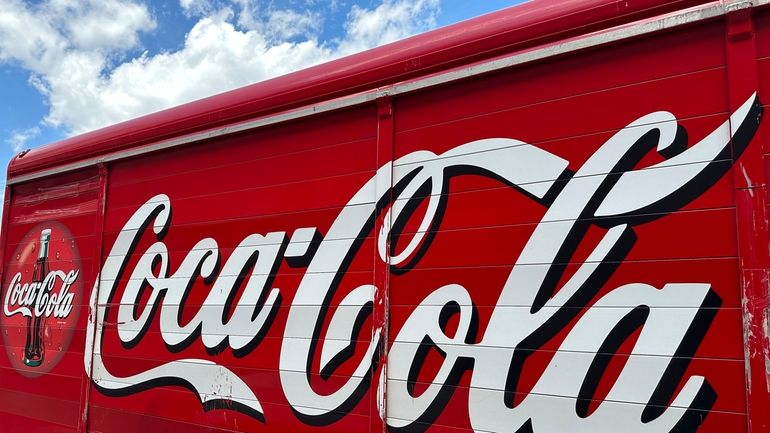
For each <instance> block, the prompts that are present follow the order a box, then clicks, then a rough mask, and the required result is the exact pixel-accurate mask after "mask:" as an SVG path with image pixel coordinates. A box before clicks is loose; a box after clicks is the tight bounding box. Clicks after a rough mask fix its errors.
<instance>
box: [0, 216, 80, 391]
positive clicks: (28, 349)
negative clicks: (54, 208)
mask: <svg viewBox="0 0 770 433" xmlns="http://www.w3.org/2000/svg"><path fill="white" fill-rule="evenodd" d="M2 289H3V292H2V299H3V311H2V314H0V325H2V326H1V328H2V334H3V340H4V344H5V350H6V352H7V354H8V358H9V359H10V361H11V365H12V366H13V367H14V368H15V369H16V370H17V371H18V372H20V373H21V374H23V375H25V376H28V377H35V376H39V375H41V374H43V373H46V372H48V371H50V370H51V369H52V368H53V367H54V366H55V365H56V364H57V363H58V362H59V361H60V360H61V359H62V357H63V356H64V354H65V353H66V351H67V347H68V346H69V344H70V341H71V340H72V334H73V333H74V331H75V329H76V326H77V320H78V315H79V313H80V309H81V308H82V306H83V305H84V301H83V299H84V297H83V294H84V290H83V276H82V275H81V266H80V254H79V252H78V248H77V245H76V243H75V239H74V238H73V237H72V234H71V233H70V231H69V230H67V228H66V227H65V226H64V225H62V224H61V223H58V222H55V221H52V222H46V223H42V224H38V225H37V226H35V227H34V228H33V229H32V230H30V231H29V232H28V233H27V234H26V235H25V236H24V238H22V240H21V242H20V243H19V245H18V246H17V247H16V251H14V253H13V255H11V256H10V257H9V259H8V261H7V267H6V270H5V275H4V281H3V286H2Z"/></svg>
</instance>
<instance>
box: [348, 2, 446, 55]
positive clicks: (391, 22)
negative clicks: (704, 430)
mask: <svg viewBox="0 0 770 433" xmlns="http://www.w3.org/2000/svg"><path fill="white" fill-rule="evenodd" d="M438 12H439V0H414V1H395V0H385V1H384V2H383V3H382V4H381V5H379V6H378V7H376V8H375V9H373V10H370V9H364V8H361V7H359V6H357V5H353V8H352V9H351V10H350V13H349V14H348V22H347V24H346V26H345V27H346V30H347V35H346V37H345V39H344V40H343V41H342V42H341V43H340V51H341V52H342V53H353V52H358V51H362V50H365V49H367V48H369V47H373V46H377V45H382V44H385V43H388V42H393V41H396V40H399V39H403V38H405V37H407V36H410V35H413V34H415V33H419V32H424V31H426V30H428V29H430V28H433V27H435V26H436V16H437V15H438Z"/></svg>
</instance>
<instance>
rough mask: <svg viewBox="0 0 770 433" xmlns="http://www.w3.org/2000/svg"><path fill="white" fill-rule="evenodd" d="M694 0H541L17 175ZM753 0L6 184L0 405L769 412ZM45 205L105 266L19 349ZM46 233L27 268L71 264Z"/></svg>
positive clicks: (495, 417)
mask: <svg viewBox="0 0 770 433" xmlns="http://www.w3.org/2000/svg"><path fill="white" fill-rule="evenodd" d="M689 4H691V3H687V4H685V3H675V4H666V5H664V4H663V2H640V3H634V2H631V4H630V6H627V7H624V8H620V9H619V5H620V4H619V3H615V2H612V3H610V2H590V3H588V2H585V3H577V4H574V5H571V6H570V5H561V6H549V5H545V6H543V5H541V4H538V3H534V4H533V5H527V6H525V7H523V8H521V9H514V10H513V11H519V12H520V16H515V15H516V14H515V13H514V12H510V11H509V12H503V13H500V14H494V15H492V16H490V17H487V18H484V19H480V20H476V21H472V22H471V23H468V24H465V25H464V26H460V27H455V28H451V29H449V30H443V31H439V33H434V34H433V35H432V36H426V37H423V38H417V39H413V40H411V41H407V42H404V43H401V45H396V47H401V48H402V49H403V50H404V53H405V54H404V53H402V54H392V55H391V54H388V55H385V54H383V53H385V52H386V51H385V50H378V51H374V52H372V53H370V54H367V55H362V56H360V57H358V59H362V58H366V59H369V61H370V62H372V63H365V64H362V65H361V66H352V64H351V63H346V62H352V61H353V60H352V59H348V60H342V61H339V62H337V63H333V64H331V65H327V66H323V67H320V68H318V69H314V70H311V71H315V73H316V74H317V75H319V77H320V78H318V81H313V80H311V79H310V76H311V75H312V72H303V73H300V74H299V75H295V76H293V79H294V81H296V82H297V83H298V84H296V86H295V87H290V86H289V84H288V83H289V81H290V80H291V79H290V78H282V79H278V80H277V81H273V84H274V85H275V86H276V87H275V89H274V91H273V92H274V93H269V92H268V91H267V90H265V89H266V88H267V87H265V86H266V85H257V86H255V87H251V88H248V89H246V90H242V91H238V92H235V93H231V94H227V95H224V96H220V97H216V98H214V99H211V100H209V101H208V102H205V103H204V102H201V103H195V104H192V105H188V106H185V107H181V108H178V109H174V110H171V111H168V112H164V113H161V114H158V115H153V116H150V117H148V118H145V119H140V120H137V121H133V122H129V123H127V124H123V125H118V126H115V127H112V128H109V129H107V130H103V131H99V132H96V133H93V134H91V135H88V136H85V137H81V138H74V139H71V140H69V141H68V142H65V143H61V144H59V145H54V146H52V147H50V148H46V149H41V150H39V151H33V152H30V153H29V154H28V155H26V156H25V157H23V158H21V159H17V160H16V161H14V162H13V164H12V166H11V168H10V173H11V177H12V178H13V176H15V175H20V174H22V173H30V172H34V171H37V170H41V169H44V168H46V167H52V166H56V165H60V164H65V163H68V162H72V161H75V160H77V159H79V158H85V157H88V156H93V155H97V154H105V153H108V152H112V151H115V150H116V149H119V148H124V147H126V146H128V147H130V146H142V145H145V144H147V143H150V142H151V141H154V140H157V139H161V138H164V137H169V136H172V135H178V134H183V133H186V132H189V131H191V130H193V129H196V128H209V127H211V126H214V125H221V124H225V123H228V122H232V121H238V120H243V119H245V118H249V117H253V116H259V115H262V114H265V113H267V112H269V110H270V109H271V108H269V107H268V106H267V105H263V104H268V102H269V101H272V102H274V103H275V104H276V105H275V109H276V110H278V109H283V108H286V107H289V106H297V105H301V104H304V103H307V102H309V101H311V100H312V101H320V100H321V99H322V98H324V97H327V96H340V95H341V94H342V93H340V92H342V91H343V83H347V85H350V86H352V87H351V89H350V91H360V90H363V89H365V88H367V86H377V85H380V84H382V83H386V82H393V81H397V80H401V79H404V78H408V77H410V78H414V77H416V76H419V75H420V74H423V73H427V72H429V71H430V72H434V71H436V70H437V69H439V68H443V67H448V66H458V65H460V64H463V62H467V61H476V60H479V58H481V57H483V56H486V55H499V54H501V53H503V52H506V50H516V49H518V48H520V47H523V46H529V45H527V44H537V43H542V42H547V41H549V40H550V39H548V38H558V37H562V36H564V35H566V34H567V33H564V32H566V27H567V25H568V24H571V25H572V26H573V27H576V29H575V30H574V32H580V31H586V30H588V29H594V30H595V29H596V28H598V27H600V26H606V25H610V24H620V23H623V22H626V21H627V20H630V19H632V18H649V17H651V16H652V15H654V14H657V13H664V12H671V11H673V10H676V9H677V8H681V7H684V6H685V5H689ZM538 7H539V8H538ZM535 11H537V12H535ZM567 11H572V12H574V13H573V14H572V15H564V16H563V17H561V18H557V17H558V16H561V14H564V13H566V12H567ZM749 12H750V13H746V12H745V11H738V12H735V13H733V14H728V15H727V16H720V17H716V18H713V19H710V20H705V21H703V22H698V23H694V24H692V25H688V26H683V27H679V28H675V29H671V30H669V31H666V32H663V33H653V34H650V35H646V36H644V37H639V38H634V39H630V40H626V41H622V42H616V43H613V44H611V45H605V46H599V47H595V48H592V49H590V50H585V51H582V52H580V53H576V54H566V55H561V56H559V57H556V58H552V59H547V60H543V61H540V62H537V63H533V64H529V65H522V66H518V67H514V68H510V69H507V70H502V71H497V72H495V73H491V74H486V75H483V76H479V77H475V78H469V79H465V80H462V81H459V82H455V83H451V84H449V85H443V86H438V87H433V88H428V89H423V90H421V91H419V92H413V93H407V94H403V95H395V96H392V97H383V98H380V99H378V100H376V101H372V102H370V103H365V104H361V105H359V106H355V107H349V108H345V109H342V110H338V111H334V112H331V113H326V114H322V115H316V116H310V117H306V118H302V119H298V120H293V121H291V122H286V123H282V124H277V125H273V126H270V127H265V128H261V129H254V130H251V131H247V132H242V133H238V134H232V135H228V136H224V137H220V138H217V139H216V140H212V141H209V142H201V143H196V144H190V145H185V146H180V147H178V148H175V149H173V150H167V151H159V152H154V153H149V154H145V155H141V156H138V157H135V158H130V159H124V160H117V161H111V162H109V163H108V164H104V165H100V166H98V167H97V166H94V167H89V168H85V169H81V170H78V171H72V172H68V173H62V174H57V175H54V176H49V177H46V178H42V179H38V180H33V181H29V182H23V183H19V184H15V185H13V186H12V187H10V188H9V191H8V193H7V194H6V200H7V201H6V207H5V212H4V220H3V229H2V236H3V242H2V244H3V247H2V249H0V253H2V254H4V258H3V260H2V264H3V269H4V270H3V275H2V292H0V295H2V296H1V298H2V299H3V300H4V310H3V314H2V315H0V329H2V334H3V337H2V344H3V349H4V352H5V354H4V355H2V356H0V421H2V425H0V431H3V432H5V431H8V432H17V431H53V432H58V431H61V432H83V431H91V432H105V433H106V432H137V431H180V430H181V431H186V432H253V431H265V432H284V431H289V430H290V431H293V432H316V431H318V432H351V433H352V432H362V431H369V432H380V431H393V432H401V431H404V432H412V431H415V432H430V433H434V432H447V433H449V432H455V433H456V432H463V431H482V432H498V431H499V432H503V431H533V432H535V433H545V432H563V431H570V430H574V431H593V432H603V431H606V432H610V431H617V429H618V426H623V429H624V431H650V432H668V431H677V432H724V431H730V432H752V433H764V432H768V431H769V430H768V424H767V414H766V411H765V410H764V409H765V408H766V407H767V401H768V389H767V380H768V372H767V370H766V365H767V362H768V357H767V347H768V345H767V344H768V341H767V299H768V292H767V289H768V287H767V278H766V277H765V276H766V274H767V271H768V239H767V212H768V206H767V192H766V182H765V177H766V175H767V172H768V171H770V169H768V167H770V164H768V162H767V159H766V156H767V151H766V149H764V148H763V143H766V142H767V139H768V138H770V136H768V134H770V132H768V130H769V129H768V127H767V123H766V120H763V119H762V105H761V104H762V103H763V102H765V101H767V100H770V94H768V90H769V89H767V87H766V86H767V83H768V82H770V66H769V65H770V61H769V60H768V59H770V31H768V29H770V26H768V25H767V24H768V23H770V13H769V12H768V11H767V10H766V9H755V10H752V11H749ZM530 24H531V25H530ZM461 29H466V30H467V31H468V33H469V34H466V35H461V34H459V33H460V30H461ZM501 30H504V32H503V35H502V36H501V37H500V39H499V40H498V41H496V42H495V41H492V40H491V39H490V37H491V35H493V34H495V33H499V32H500V31H501ZM569 34H570V35H574V34H575V33H569ZM551 41H553V40H551ZM442 44H445V45H442ZM482 48H483V49H482ZM391 49H392V48H391ZM473 52H476V53H478V56H477V55H475V54H472V53H473ZM416 53H419V54H416ZM449 53H455V54H457V55H458V59H457V60H456V62H457V63H451V64H450V63H447V62H448V61H447V57H442V56H444V55H447V56H449ZM431 56H433V57H431ZM409 58H426V59H430V60H428V61H426V62H425V63H421V64H420V65H419V66H416V67H415V69H410V70H404V71H398V72H397V71H396V70H395V69H392V68H397V67H398V66H397V65H398V64H399V62H404V61H405V60H406V59H409ZM399 59H400V60H399ZM344 65H348V66H349V68H350V69H347V70H343V71H334V69H335V68H340V67H341V66H344ZM378 65H379V66H378ZM401 66H402V67H403V63H401ZM343 69H344V68H343ZM324 71H325V72H324ZM320 72H324V73H323V74H322V73H320ZM303 74H305V75H303ZM325 74H330V75H325ZM337 74H339V75H337ZM360 74H363V75H360ZM302 77H305V78H303V79H302V80H300V79H299V78H302ZM334 77H336V78H334ZM332 78H334V79H332ZM305 79H307V80H308V81H303V80H305ZM281 86H287V87H285V88H282V87H281ZM282 89H283V90H282ZM281 98H285V99H281ZM272 102H271V103H272ZM205 104H210V109H211V110H212V111H211V112H210V113H209V114H210V116H209V117H206V114H205V111H204V108H203V107H204V105H205ZM212 104H213V105H212ZM102 139H105V140H106V141H104V142H101V141H100V140H102ZM64 154H67V155H68V156H66V157H65V156H64ZM59 225H63V226H66V228H67V230H68V231H69V233H71V236H69V235H65V234H64V233H65V231H64V230H60V229H57V227H60V226H59ZM44 226H45V227H48V226H50V227H51V228H53V235H52V242H60V243H66V244H67V245H70V244H71V245H75V246H76V247H77V251H80V252H81V257H79V258H78V259H79V264H78V269H77V270H78V272H79V273H78V281H79V282H80V283H82V285H83V287H85V288H86V289H85V293H80V294H79V295H80V296H79V298H77V299H79V301H78V302H76V305H74V306H73V308H76V309H78V311H79V315H78V316H64V315H62V317H56V316H54V315H48V316H46V322H45V323H44V325H43V326H42V329H43V330H44V334H43V335H44V341H45V356H46V359H48V360H49V362H48V363H47V364H46V363H44V364H42V366H29V367H23V366H21V367H20V366H19V365H20V363H22V362H24V361H25V360H27V355H26V352H25V340H24V336H25V335H28V334H29V333H30V332H32V331H31V330H33V328H32V327H31V326H30V325H29V324H25V322H24V321H23V320H21V318H23V317H27V315H26V314H25V311H27V312H28V314H29V317H30V318H32V317H33V316H34V317H37V316H41V315H43V313H42V312H38V310H36V308H37V306H38V304H40V303H42V304H45V302H48V301H45V302H44V301H43V300H42V299H43V298H40V299H41V301H40V302H37V301H30V302H27V301H28V300H27V298H25V293H31V292H30V290H31V289H28V288H29V287H34V284H35V281H32V280H31V278H32V277H31V275H30V274H31V272H30V271H29V269H30V264H29V263H26V262H24V260H23V259H22V254H20V253H19V252H20V251H21V252H23V251H28V250H30V249H34V248H40V247H39V246H38V244H35V243H34V241H30V240H29V239H30V238H32V239H37V238H38V236H39V234H40V232H41V228H42V227H44ZM57 245H59V244H57ZM59 248H61V247H59ZM51 251H52V252H54V253H55V252H56V251H60V249H56V248H52V249H51ZM61 251H63V250H61ZM48 260H49V266H50V269H51V270H52V275H53V276H52V277H51V279H50V280H48V281H50V282H51V283H50V285H46V284H44V285H43V286H41V287H45V288H44V289H40V290H38V291H37V292H36V293H48V294H49V295H50V294H54V293H64V292H63V291H64V288H63V287H64V283H63V281H64V277H62V275H64V276H66V274H65V273H64V272H65V271H66V270H68V269H69V268H71V267H72V266H74V264H76V263H78V261H77V260H75V259H74V258H71V257H68V256H66V254H65V255H61V254H60V255H58V256H57V255H56V254H53V255H52V256H50V257H49V258H48ZM22 262H24V263H22ZM25 263H26V264H25ZM57 271H61V274H57V273H56V272H57ZM17 275H18V276H17ZM14 278H15V279H14ZM57 278H58V279H57ZM17 281H20V282H21V283H24V284H27V286H26V287H27V288H24V286H22V284H21V283H19V284H18V285H17V284H15V283H14V282H17ZM97 281H98V284H97ZM30 284H32V286H30ZM73 287H74V286H73ZM34 290H37V289H34ZM46 299H50V296H49V298H46ZM25 308H26V309H27V310H25ZM32 311H34V313H33V312H32ZM73 317H77V319H76V320H74V319H73ZM9 318H12V319H13V320H10V319H9ZM29 323H33V322H29ZM63 335H66V336H67V338H68V339H69V342H68V344H67V345H66V346H65V345H64V344H63V343H62V342H63V341H65V339H64V338H63V337H62V336H63ZM54 359H55V360H56V363H55V365H54V363H53V362H52V361H51V360H54ZM43 370H45V371H43ZM42 408H45V409H42Z"/></svg>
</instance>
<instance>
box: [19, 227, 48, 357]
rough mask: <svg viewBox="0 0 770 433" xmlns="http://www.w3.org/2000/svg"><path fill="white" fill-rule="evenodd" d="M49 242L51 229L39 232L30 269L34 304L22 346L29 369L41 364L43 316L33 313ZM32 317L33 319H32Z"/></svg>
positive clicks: (42, 278) (46, 265)
mask: <svg viewBox="0 0 770 433" xmlns="http://www.w3.org/2000/svg"><path fill="white" fill-rule="evenodd" d="M50 240H51V229H45V230H42V231H41V232H40V251H39V252H38V255H37V261H35V265H34V267H33V269H32V282H33V284H34V286H35V289H36V293H35V302H34V303H33V304H32V306H31V308H30V311H31V315H30V317H27V339H26V343H25V345H24V364H25V365H27V366H29V367H37V366H39V365H40V364H42V363H43V354H44V353H45V350H44V349H45V348H44V346H43V335H42V329H41V328H42V322H43V315H37V314H36V313H35V307H36V306H37V299H38V296H39V293H40V291H41V290H43V281H44V280H45V277H46V275H48V243H49V242H50ZM32 316H34V317H32Z"/></svg>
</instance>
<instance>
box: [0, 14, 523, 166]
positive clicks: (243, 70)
mask: <svg viewBox="0 0 770 433" xmlns="http://www.w3.org/2000/svg"><path fill="white" fill-rule="evenodd" d="M515 3H518V1H516V0H475V1H474V0H152V1H148V0H0V84H1V85H0V164H2V165H3V167H5V166H7V163H8V161H9V159H10V158H11V157H12V156H13V155H14V154H15V153H16V152H18V151H19V150H21V149H27V148H34V147H37V146H40V145H43V144H46V143H50V142H54V141H57V140H60V139H62V138H66V137H68V136H72V135H77V134H80V133H83V132H87V131H90V130H93V129H97V128H100V127H103V126H107V125H110V124H113V123H116V122H120V121H122V120H127V119H130V118H133V117H137V116H140V115H143V114H147V113H151V112H154V111H158V110H161V109H164V108H168V107H171V106H174V105H178V104H181V103H184V102H189V101H191V100H195V99H199V98H202V97H205V96H209V95H212V94H216V93H220V92H222V91H225V90H229V89H232V88H237V87H241V86H244V85H247V84H250V83H253V82H257V81H261V80H264V79H266V78H270V77H273V76H277V75H282V74H285V73H288V72H291V71H293V70H297V69H302V68H304V67H307V66H311V65H313V64H317V63H321V62H324V61H328V60H331V59H334V58H337V57H341V56H344V55H348V54H352V53H355V52H358V51H361V50H364V49H367V48H371V47H373V46H377V45H381V44H384V43H387V42H391V41H393V40H397V39H402V38H404V37H408V36H410V35H413V34H417V33H422V32H425V31H428V30H431V29H433V28H437V27H442V26H446V25H449V24H452V23H455V22H458V21H462V20H464V19H468V18H472V17H475V16H478V15H482V14H485V13H488V12H491V11H495V10H499V9H502V8H505V7H509V6H511V5H513V4H515Z"/></svg>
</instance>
